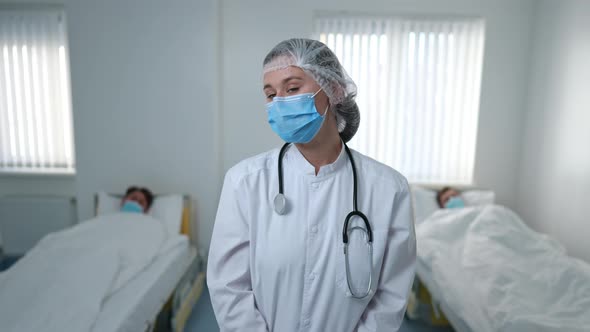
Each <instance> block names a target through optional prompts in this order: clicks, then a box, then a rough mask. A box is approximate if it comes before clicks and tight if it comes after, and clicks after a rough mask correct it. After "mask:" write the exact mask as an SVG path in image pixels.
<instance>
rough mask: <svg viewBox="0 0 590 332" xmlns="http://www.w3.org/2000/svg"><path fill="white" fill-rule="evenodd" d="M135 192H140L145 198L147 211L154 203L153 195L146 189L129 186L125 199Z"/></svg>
mask: <svg viewBox="0 0 590 332" xmlns="http://www.w3.org/2000/svg"><path fill="white" fill-rule="evenodd" d="M136 191H139V192H141V193H142V194H143V195H144V196H145V199H146V201H147V208H146V210H148V209H149V208H150V207H151V206H152V203H153V202H154V194H153V193H152V192H151V191H150V190H149V189H148V188H143V187H136V186H131V187H129V188H127V191H126V192H125V197H127V196H129V194H132V193H134V192H136Z"/></svg>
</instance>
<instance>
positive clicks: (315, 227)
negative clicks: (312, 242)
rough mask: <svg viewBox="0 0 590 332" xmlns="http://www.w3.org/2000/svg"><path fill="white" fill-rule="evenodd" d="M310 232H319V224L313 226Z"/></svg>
mask: <svg viewBox="0 0 590 332" xmlns="http://www.w3.org/2000/svg"><path fill="white" fill-rule="evenodd" d="M310 232H312V233H314V234H315V233H317V232H318V226H311V229H310Z"/></svg>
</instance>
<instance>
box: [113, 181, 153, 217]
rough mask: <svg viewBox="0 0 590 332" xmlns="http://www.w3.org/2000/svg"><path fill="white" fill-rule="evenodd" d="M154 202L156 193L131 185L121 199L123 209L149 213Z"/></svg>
mask: <svg viewBox="0 0 590 332" xmlns="http://www.w3.org/2000/svg"><path fill="white" fill-rule="evenodd" d="M153 202H154V194H153V193H152V192H151V191H150V190H149V189H147V188H141V187H135V186H131V187H129V188H127V191H126V192H125V196H123V199H121V211H122V212H136V213H147V212H148V211H149V209H150V207H151V206H152V203H153Z"/></svg>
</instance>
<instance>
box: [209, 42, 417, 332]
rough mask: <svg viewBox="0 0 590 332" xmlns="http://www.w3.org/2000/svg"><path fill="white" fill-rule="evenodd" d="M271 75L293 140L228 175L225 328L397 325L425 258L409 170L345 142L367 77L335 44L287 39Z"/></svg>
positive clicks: (216, 254)
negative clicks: (350, 68)
mask: <svg viewBox="0 0 590 332" xmlns="http://www.w3.org/2000/svg"><path fill="white" fill-rule="evenodd" d="M263 74H264V87H263V90H264V94H265V95H266V102H267V104H266V111H267V113H268V122H269V123H270V126H271V128H272V129H273V131H275V133H276V134H277V135H279V136H280V137H281V138H282V139H283V140H284V141H285V142H287V143H290V144H285V145H284V146H283V148H282V149H280V150H279V149H275V150H271V151H269V152H266V153H263V154H260V155H258V156H255V157H252V158H249V159H246V160H244V161H242V162H240V163H238V164H237V165H236V166H234V167H233V168H231V169H230V170H229V171H228V172H227V174H226V176H225V182H224V185H223V190H222V193H221V198H220V202H219V207H218V211H217V217H216V220H215V226H214V230H213V237H212V240H211V248H210V252H209V261H208V269H207V283H208V287H209V291H210V294H211V302H212V304H213V309H214V311H215V315H216V317H217V321H218V323H219V326H220V328H221V331H256V332H258V331H260V332H264V331H276V332H290V331H318V332H333V331H336V332H348V331H359V332H363V331H379V332H381V331H388V332H389V331H397V330H398V329H399V327H400V325H401V324H402V319H403V315H404V310H405V307H406V300H407V297H408V293H409V289H410V286H411V284H412V280H413V278H414V264H415V259H416V244H415V235H414V228H413V220H412V212H411V203H410V192H409V189H408V184H407V181H406V179H405V178H404V177H403V176H402V175H401V174H399V173H398V172H396V171H395V170H393V169H392V168H390V167H388V166H385V165H383V164H381V163H379V162H377V161H375V160H373V159H370V158H369V157H366V156H364V155H362V154H360V153H358V152H356V151H352V150H349V149H348V147H347V146H346V142H348V141H349V140H350V139H351V138H352V137H353V136H354V134H355V133H356V131H357V129H358V126H359V120H360V116H359V110H358V107H357V105H356V102H355V101H354V98H355V95H356V86H355V84H354V83H353V82H352V81H351V79H350V78H349V77H348V76H347V75H346V73H345V71H344V69H343V68H342V66H341V65H340V63H339V61H338V59H337V58H336V56H335V55H334V53H332V51H331V50H330V49H329V48H328V47H327V46H326V45H324V44H322V43H321V42H318V41H315V40H309V39H290V40H286V41H283V42H281V43H279V44H278V45H277V46H275V47H274V48H273V49H272V50H271V51H270V53H269V54H268V55H267V56H266V58H265V59H264V65H263Z"/></svg>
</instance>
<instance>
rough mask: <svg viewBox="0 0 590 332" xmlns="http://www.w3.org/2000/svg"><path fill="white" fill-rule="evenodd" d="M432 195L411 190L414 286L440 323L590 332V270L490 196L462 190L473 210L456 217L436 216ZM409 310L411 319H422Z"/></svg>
mask: <svg viewBox="0 0 590 332" xmlns="http://www.w3.org/2000/svg"><path fill="white" fill-rule="evenodd" d="M435 189H438V188H424V187H418V186H413V188H412V193H413V195H412V196H413V197H412V198H413V206H414V214H415V221H416V237H417V242H418V257H417V262H416V276H417V277H416V280H415V284H420V285H422V286H425V287H426V288H427V290H428V292H429V293H430V297H431V299H432V311H433V312H434V313H435V315H436V316H437V318H439V319H440V318H441V317H443V316H444V317H445V318H446V319H447V320H448V322H450V324H451V325H452V326H453V328H454V329H455V330H456V331H458V332H470V331H477V332H486V331H519V332H521V331H522V332H528V331H535V332H537V331H565V330H568V331H574V330H575V331H590V327H589V326H590V318H589V317H590V299H589V298H590V266H589V265H588V264H586V263H585V262H582V261H580V260H577V259H575V258H572V257H569V256H567V255H566V253H565V250H564V249H563V247H562V246H561V245H560V244H558V243H557V242H556V241H554V240H552V239H550V238H549V237H548V236H546V235H543V234H539V233H536V232H534V231H532V230H530V229H529V228H528V227H527V226H526V225H525V224H524V223H523V222H522V221H521V220H520V218H519V217H518V216H517V215H516V214H515V213H514V212H512V211H511V210H509V209H507V208H504V207H501V206H497V205H494V198H495V197H494V193H493V192H492V191H489V190H479V189H473V188H472V190H469V188H462V189H463V190H464V191H463V193H462V196H463V197H464V199H465V201H466V205H467V206H468V207H469V208H468V209H461V210H463V212H459V211H449V210H446V211H438V210H439V209H438V206H437V203H436V198H435V197H436V190H435ZM437 211H438V212H437ZM473 216H475V217H473ZM459 243H460V244H459ZM529 261H530V262H529ZM543 286H546V287H543ZM414 289H416V287H414ZM482 290H484V291H482ZM473 294H476V295H473ZM482 295H483V296H482ZM418 296H419V295H418V294H415V293H414V294H412V295H411V296H410V299H411V300H410V302H412V301H413V300H414V301H415V300H416V298H417V297H418ZM537 303H542V305H537ZM412 304H413V305H409V306H408V308H409V309H408V312H407V316H408V317H409V318H412V317H416V316H418V315H417V313H416V305H415V304H414V303H412Z"/></svg>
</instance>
